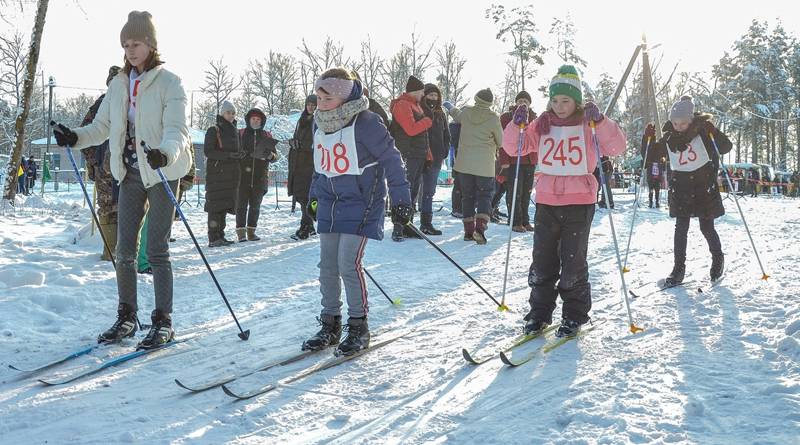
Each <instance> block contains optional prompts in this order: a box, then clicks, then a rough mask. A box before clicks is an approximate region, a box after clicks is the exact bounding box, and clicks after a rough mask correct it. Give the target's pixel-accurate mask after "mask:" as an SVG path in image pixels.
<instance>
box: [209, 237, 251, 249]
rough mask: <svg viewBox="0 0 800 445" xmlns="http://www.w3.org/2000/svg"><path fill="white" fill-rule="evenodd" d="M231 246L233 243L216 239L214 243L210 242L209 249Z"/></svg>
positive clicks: (223, 239)
mask: <svg viewBox="0 0 800 445" xmlns="http://www.w3.org/2000/svg"><path fill="white" fill-rule="evenodd" d="M245 241H247V240H245ZM231 244H233V242H232V241H228V240H226V239H225V238H218V239H215V240H214V241H209V242H208V247H226V246H230V245H231Z"/></svg>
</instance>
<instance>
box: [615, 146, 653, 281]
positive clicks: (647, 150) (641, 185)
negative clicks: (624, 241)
mask: <svg viewBox="0 0 800 445" xmlns="http://www.w3.org/2000/svg"><path fill="white" fill-rule="evenodd" d="M650 139H651V137H650V136H647V148H645V149H644V158H643V159H642V177H641V178H639V189H638V190H636V200H635V202H636V205H635V206H634V207H633V218H631V231H630V233H629V234H628V247H626V248H625V261H623V262H622V273H627V272H630V271H629V270H628V268H627V266H628V253H629V252H630V251H631V239H632V238H633V223H634V221H636V210H637V209H638V208H639V195H640V194H641V192H642V190H644V171H645V165H646V162H647V155H648V154H649V153H650ZM656 198H658V196H656ZM650 202H651V203H652V201H650Z"/></svg>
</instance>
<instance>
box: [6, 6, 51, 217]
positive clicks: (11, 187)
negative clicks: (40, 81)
mask: <svg viewBox="0 0 800 445" xmlns="http://www.w3.org/2000/svg"><path fill="white" fill-rule="evenodd" d="M4 3H5V2H4ZM48 4H49V1H48V0H39V3H38V5H37V9H36V19H35V21H34V25H33V35H32V36H31V43H30V47H29V49H28V50H29V51H28V58H27V59H28V60H27V65H26V72H25V82H24V86H23V89H22V100H21V101H20V104H19V107H18V109H17V117H16V121H15V123H14V128H15V131H16V142H15V145H14V149H13V151H12V153H11V161H10V162H9V164H8V165H7V166H6V178H5V184H4V190H3V200H7V201H8V202H9V203H10V204H12V205H13V202H14V197H15V196H16V192H17V174H16V171H17V166H19V164H20V161H21V158H22V145H23V142H24V140H25V124H26V122H27V120H28V113H29V111H30V108H29V102H30V100H31V96H32V94H33V89H34V87H35V85H36V83H35V82H36V79H35V76H36V67H37V66H38V65H39V50H40V48H41V42H42V33H43V32H44V19H45V17H46V16H47V6H48ZM20 7H22V4H21V3H20Z"/></svg>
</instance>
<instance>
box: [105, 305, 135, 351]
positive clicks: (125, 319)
mask: <svg viewBox="0 0 800 445" xmlns="http://www.w3.org/2000/svg"><path fill="white" fill-rule="evenodd" d="M136 329H137V319H136V312H134V311H133V309H131V307H130V306H129V305H127V304H125V303H120V304H119V306H118V307H117V321H115V322H114V325H113V326H111V328H110V329H109V330H107V331H105V332H103V333H102V334H100V336H98V337H97V343H119V342H120V341H122V339H123V338H126V337H133V334H135V333H136Z"/></svg>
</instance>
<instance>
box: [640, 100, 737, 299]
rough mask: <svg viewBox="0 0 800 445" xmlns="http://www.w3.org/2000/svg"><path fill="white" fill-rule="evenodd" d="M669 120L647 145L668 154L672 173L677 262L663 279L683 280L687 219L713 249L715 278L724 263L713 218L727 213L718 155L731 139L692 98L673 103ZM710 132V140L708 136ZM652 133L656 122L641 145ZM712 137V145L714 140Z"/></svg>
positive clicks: (673, 282)
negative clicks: (694, 220)
mask: <svg viewBox="0 0 800 445" xmlns="http://www.w3.org/2000/svg"><path fill="white" fill-rule="evenodd" d="M669 119H670V120H669V121H667V123H665V124H664V127H663V129H662V130H663V133H664V136H663V137H662V138H661V139H660V140H659V141H658V142H656V143H655V145H653V144H652V143H651V147H650V150H654V151H655V155H656V156H657V157H667V156H669V162H670V166H671V169H672V172H671V174H670V177H669V185H668V186H669V196H668V198H669V206H670V207H669V216H671V217H673V218H675V239H674V243H675V251H674V256H675V265H674V267H673V269H672V272H671V273H670V274H669V276H667V278H666V281H665V282H666V284H667V285H668V286H673V285H676V284H680V283H682V282H683V278H684V276H685V274H686V244H687V234H688V232H689V220H690V218H695V217H696V218H699V219H700V232H702V234H703V236H704V237H705V238H706V241H707V242H708V249H709V251H710V252H711V270H710V275H711V279H712V280H713V281H716V280H717V279H719V278H720V277H721V276H722V274H723V272H724V267H725V258H724V255H723V253H722V243H721V242H720V239H719V235H718V234H717V231H716V230H715V229H714V219H715V218H719V217H720V216H722V215H724V214H725V207H723V205H722V198H721V197H720V194H719V187H718V184H717V170H719V155H718V154H717V148H718V149H719V154H725V153H728V152H729V151H731V149H732V148H733V144H731V141H730V139H728V137H727V136H726V135H725V134H724V133H722V132H721V131H719V129H717V128H715V127H714V124H713V123H711V120H710V119H711V115H710V114H701V113H695V112H694V104H693V103H692V98H691V97H689V96H683V97H682V98H681V100H680V101H678V102H676V103H675V104H673V105H672V109H671V111H670V115H669ZM710 135H713V137H714V141H712V140H711V136H710ZM648 136H649V137H651V138H653V137H654V136H655V126H654V125H653V124H648V125H647V128H646V129H645V134H644V137H643V138H642V145H644V144H646V143H647V137H648ZM714 142H716V148H715V145H714Z"/></svg>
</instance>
